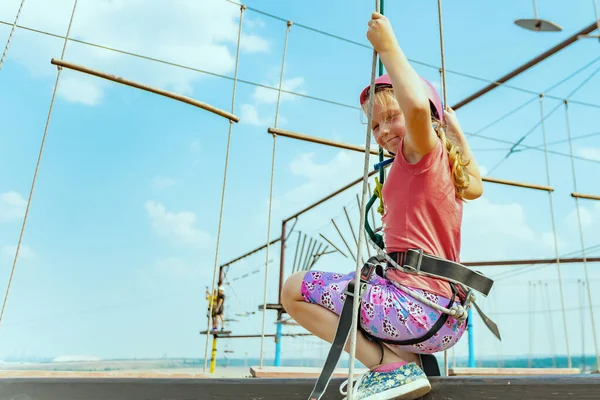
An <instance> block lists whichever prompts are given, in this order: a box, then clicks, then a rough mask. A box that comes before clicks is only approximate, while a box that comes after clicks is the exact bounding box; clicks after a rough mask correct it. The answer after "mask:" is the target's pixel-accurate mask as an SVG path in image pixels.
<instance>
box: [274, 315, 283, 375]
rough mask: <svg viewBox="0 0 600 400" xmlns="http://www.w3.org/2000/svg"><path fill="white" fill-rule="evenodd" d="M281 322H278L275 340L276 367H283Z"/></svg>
mask: <svg viewBox="0 0 600 400" xmlns="http://www.w3.org/2000/svg"><path fill="white" fill-rule="evenodd" d="M281 325H282V324H281V321H277V337H276V338H275V366H276V367H280V366H281Z"/></svg>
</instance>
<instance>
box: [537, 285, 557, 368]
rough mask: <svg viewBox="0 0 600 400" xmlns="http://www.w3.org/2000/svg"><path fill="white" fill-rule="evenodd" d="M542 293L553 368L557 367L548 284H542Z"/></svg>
mask: <svg viewBox="0 0 600 400" xmlns="http://www.w3.org/2000/svg"><path fill="white" fill-rule="evenodd" d="M543 284H544V291H543V293H542V299H543V300H542V303H545V304H546V313H547V315H548V333H549V336H550V352H551V353H552V366H553V367H554V368H556V367H558V364H557V362H556V343H555V341H554V321H553V319H552V310H551V307H550V304H552V301H551V299H550V293H548V282H544V283H543ZM541 285H542V281H540V286H541Z"/></svg>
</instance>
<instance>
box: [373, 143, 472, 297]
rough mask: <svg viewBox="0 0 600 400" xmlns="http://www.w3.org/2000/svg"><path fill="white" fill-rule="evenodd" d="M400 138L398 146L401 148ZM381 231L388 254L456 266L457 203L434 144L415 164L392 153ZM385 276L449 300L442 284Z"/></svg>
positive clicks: (460, 209)
mask: <svg viewBox="0 0 600 400" xmlns="http://www.w3.org/2000/svg"><path fill="white" fill-rule="evenodd" d="M403 143H404V140H402V141H401V142H400V145H399V149H402V145H403ZM382 197H383V202H384V213H383V218H382V221H383V232H384V237H385V243H386V251H387V252H388V253H391V252H395V251H406V250H408V249H418V248H421V249H423V251H424V252H425V253H428V254H432V255H436V256H438V257H443V258H445V259H448V260H452V261H455V262H460V259H459V257H460V239H461V221H462V213H463V203H462V201H461V200H460V199H459V198H458V197H456V195H455V193H454V181H453V179H452V170H451V168H450V164H449V162H448V154H447V153H446V151H445V149H444V148H443V146H442V143H441V141H439V140H438V142H437V144H436V146H435V147H434V148H433V149H432V150H431V151H430V152H429V153H428V154H426V155H425V156H424V157H423V158H422V159H421V160H419V162H417V163H416V164H409V163H408V162H407V161H406V159H405V158H404V156H403V154H402V151H398V154H396V158H395V160H394V162H393V163H392V166H391V168H390V171H389V174H388V176H387V179H386V181H385V184H384V185H383V190H382ZM388 276H389V277H390V278H392V279H393V280H397V281H398V282H401V283H402V284H404V285H406V286H410V287H415V288H420V289H425V290H429V291H432V292H434V293H436V294H439V295H441V296H444V297H448V298H449V297H451V294H452V292H451V289H450V287H449V285H448V282H446V281H444V280H441V279H435V278H431V277H425V276H418V275H415V274H407V273H404V272H401V271H397V270H392V269H390V270H389V272H388Z"/></svg>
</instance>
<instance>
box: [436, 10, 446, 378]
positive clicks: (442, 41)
mask: <svg viewBox="0 0 600 400" xmlns="http://www.w3.org/2000/svg"><path fill="white" fill-rule="evenodd" d="M437 3H438V24H439V32H440V53H441V60H442V68H441V69H440V75H441V81H442V82H441V83H442V96H443V99H444V106H446V104H448V102H447V97H446V56H445V52H444V25H443V22H442V20H443V18H442V0H438V2H437ZM440 117H441V116H440ZM442 124H443V121H442ZM444 376H448V350H444Z"/></svg>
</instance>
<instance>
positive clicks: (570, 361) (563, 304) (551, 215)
mask: <svg viewBox="0 0 600 400" xmlns="http://www.w3.org/2000/svg"><path fill="white" fill-rule="evenodd" d="M540 115H541V128H542V136H543V138H544V161H545V166H546V183H547V184H548V186H550V185H551V182H550V162H549V160H548V152H547V151H546V150H548V146H547V141H546V125H545V124H544V120H545V117H544V95H543V94H540ZM548 201H549V204H550V220H551V221H552V233H553V238H554V253H555V257H556V272H557V274H558V288H559V292H560V303H561V308H562V314H563V325H564V330H565V344H566V346H567V348H566V350H567V363H568V366H569V368H571V367H572V365H573V364H572V360H571V351H570V349H569V333H568V330H567V313H566V311H565V298H564V297H565V296H564V293H563V285H562V274H561V272H560V259H559V258H560V256H559V254H558V238H557V236H556V222H555V220H554V204H553V202H552V192H548Z"/></svg>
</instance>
